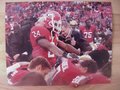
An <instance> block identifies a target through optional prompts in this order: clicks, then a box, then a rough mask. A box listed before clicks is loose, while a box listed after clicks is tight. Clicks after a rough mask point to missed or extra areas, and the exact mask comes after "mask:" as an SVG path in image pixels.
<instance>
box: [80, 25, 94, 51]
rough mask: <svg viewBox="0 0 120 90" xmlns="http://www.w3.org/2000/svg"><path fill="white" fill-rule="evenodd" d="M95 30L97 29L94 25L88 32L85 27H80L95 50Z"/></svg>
mask: <svg viewBox="0 0 120 90" xmlns="http://www.w3.org/2000/svg"><path fill="white" fill-rule="evenodd" d="M95 29H96V27H95V26H94V25H91V26H90V29H89V30H87V29H86V27H85V26H81V27H80V32H81V33H82V34H83V36H84V38H85V40H86V41H87V42H88V43H89V44H90V46H91V47H92V49H93V50H94V49H95V48H96V47H95V45H94V43H93V41H94V32H95Z"/></svg>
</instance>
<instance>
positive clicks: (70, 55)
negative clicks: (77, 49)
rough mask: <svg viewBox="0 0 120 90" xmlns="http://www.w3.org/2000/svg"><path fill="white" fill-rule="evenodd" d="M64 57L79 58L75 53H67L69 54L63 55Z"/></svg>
mask: <svg viewBox="0 0 120 90" xmlns="http://www.w3.org/2000/svg"><path fill="white" fill-rule="evenodd" d="M63 57H65V58H79V57H78V56H77V55H76V54H74V53H67V52H64V53H63Z"/></svg>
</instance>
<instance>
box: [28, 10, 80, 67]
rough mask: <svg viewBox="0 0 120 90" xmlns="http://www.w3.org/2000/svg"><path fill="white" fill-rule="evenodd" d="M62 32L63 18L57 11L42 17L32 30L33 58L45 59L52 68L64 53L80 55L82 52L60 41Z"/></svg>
mask: <svg viewBox="0 0 120 90" xmlns="http://www.w3.org/2000/svg"><path fill="white" fill-rule="evenodd" d="M60 31H61V16H60V14H59V13H58V12H56V11H48V12H46V13H45V14H44V15H43V16H41V17H40V18H39V20H38V22H36V24H35V26H34V27H33V28H32V29H31V33H30V41H31V44H32V47H33V51H32V56H33V57H36V56H43V57H45V58H46V59H47V60H48V61H49V62H50V64H51V65H52V66H54V64H55V63H56V56H63V54H64V51H63V50H61V49H59V48H58V47H57V46H60V47H62V48H63V49H64V50H65V51H67V52H70V53H75V54H78V55H79V54H80V50H77V49H75V48H74V47H72V46H71V45H69V44H65V43H63V42H62V41H60V40H58V34H59V32H60Z"/></svg>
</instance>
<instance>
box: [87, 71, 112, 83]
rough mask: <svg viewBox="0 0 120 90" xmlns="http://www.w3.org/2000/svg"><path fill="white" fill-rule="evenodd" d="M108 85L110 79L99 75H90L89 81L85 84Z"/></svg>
mask: <svg viewBox="0 0 120 90" xmlns="http://www.w3.org/2000/svg"><path fill="white" fill-rule="evenodd" d="M104 83H110V79H109V78H107V77H106V76H104V75H102V74H101V73H95V74H91V79H90V80H89V81H88V82H87V84H104Z"/></svg>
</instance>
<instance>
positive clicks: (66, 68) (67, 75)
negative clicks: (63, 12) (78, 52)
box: [48, 57, 97, 85]
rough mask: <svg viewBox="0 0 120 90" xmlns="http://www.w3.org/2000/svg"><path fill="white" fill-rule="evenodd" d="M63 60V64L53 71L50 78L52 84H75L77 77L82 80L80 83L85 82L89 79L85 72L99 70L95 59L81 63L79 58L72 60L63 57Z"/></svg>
mask: <svg viewBox="0 0 120 90" xmlns="http://www.w3.org/2000/svg"><path fill="white" fill-rule="evenodd" d="M61 60H62V62H61V64H60V65H58V67H57V68H55V69H54V70H53V71H52V75H51V77H50V78H49V79H48V81H49V83H50V85H70V84H71V83H72V84H74V81H76V78H77V79H78V81H79V82H80V83H79V84H85V83H86V81H87V80H89V78H88V77H87V76H85V73H86V72H87V73H95V72H97V65H96V62H95V61H93V60H84V61H83V62H81V64H80V62H79V61H78V60H72V59H67V58H63V57H62V58H61ZM50 79H51V80H50ZM50 81H51V82H50ZM81 81H82V82H81ZM83 82H84V83H83Z"/></svg>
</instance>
